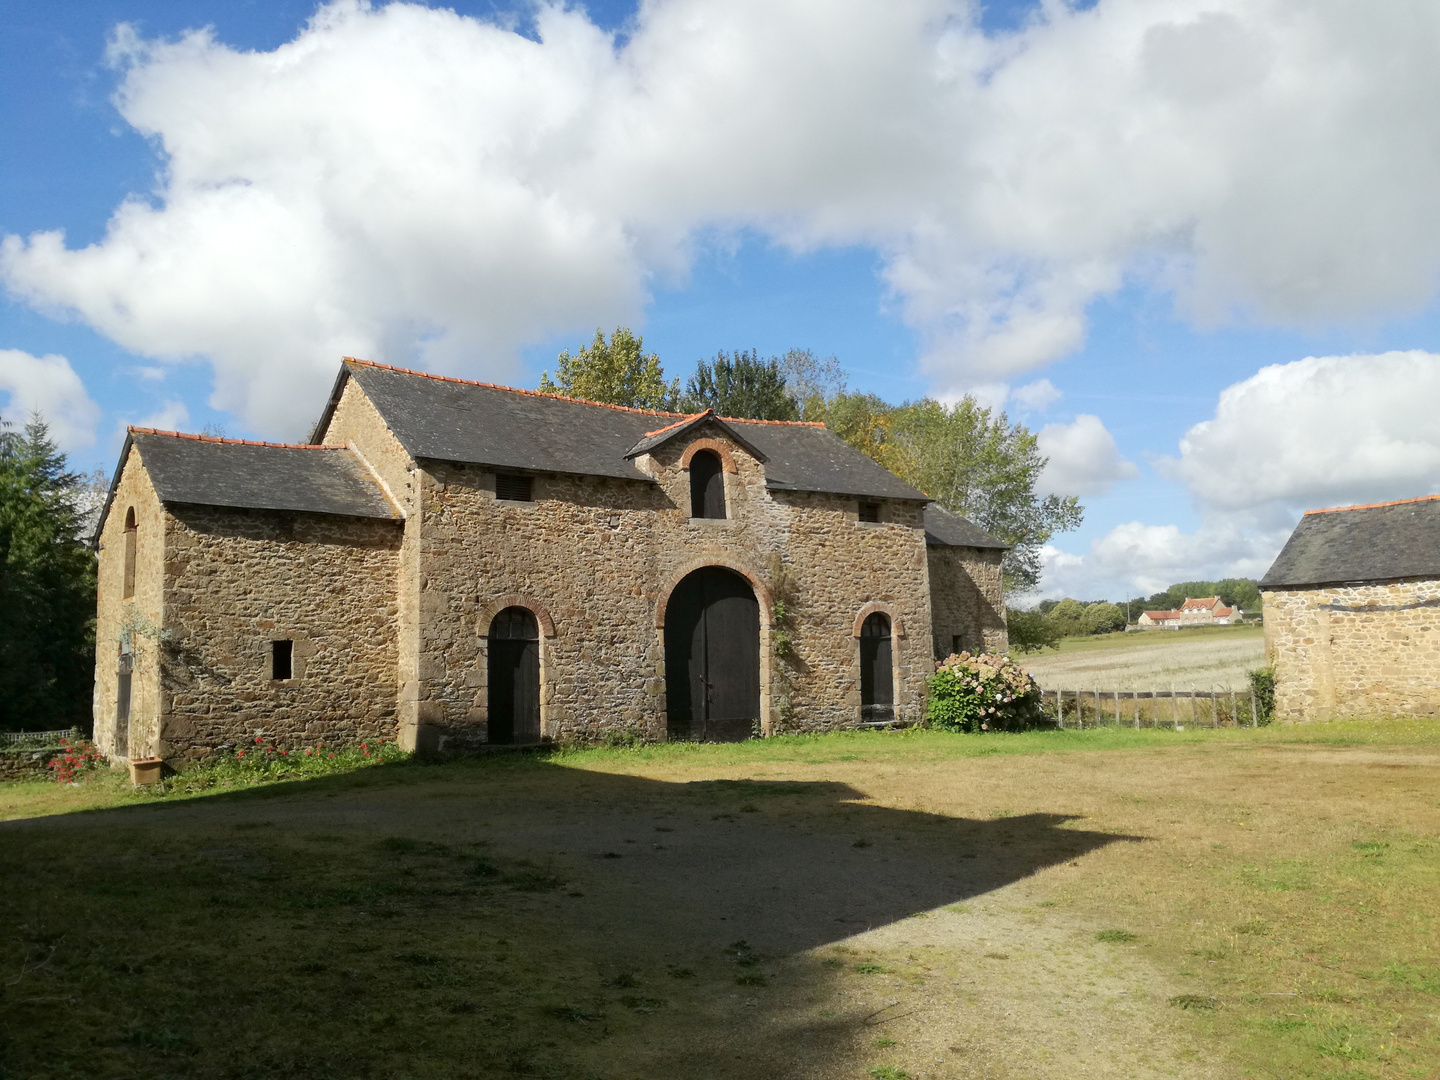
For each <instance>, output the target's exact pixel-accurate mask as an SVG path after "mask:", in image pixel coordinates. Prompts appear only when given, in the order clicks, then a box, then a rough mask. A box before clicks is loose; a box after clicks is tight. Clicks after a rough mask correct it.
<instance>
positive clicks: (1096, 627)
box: [1085, 600, 1125, 634]
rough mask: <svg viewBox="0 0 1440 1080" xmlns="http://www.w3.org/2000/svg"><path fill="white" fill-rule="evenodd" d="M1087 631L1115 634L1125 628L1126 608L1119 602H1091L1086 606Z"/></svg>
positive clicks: (1090, 632)
mask: <svg viewBox="0 0 1440 1080" xmlns="http://www.w3.org/2000/svg"><path fill="white" fill-rule="evenodd" d="M1085 626H1086V627H1087V629H1086V633H1089V634H1113V633H1115V632H1116V631H1117V630H1124V629H1125V609H1124V608H1123V607H1121V606H1120V605H1119V604H1111V603H1107V602H1106V601H1104V600H1100V601H1097V602H1096V603H1093V604H1089V605H1087V606H1086V608H1085Z"/></svg>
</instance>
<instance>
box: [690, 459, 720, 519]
mask: <svg viewBox="0 0 1440 1080" xmlns="http://www.w3.org/2000/svg"><path fill="white" fill-rule="evenodd" d="M690 516H691V517H692V518H723V517H724V516H725V473H724V471H723V469H722V467H721V465H720V455H719V454H717V453H715V452H714V451H712V450H701V451H699V452H697V453H696V454H695V456H694V457H692V458H691V459H690Z"/></svg>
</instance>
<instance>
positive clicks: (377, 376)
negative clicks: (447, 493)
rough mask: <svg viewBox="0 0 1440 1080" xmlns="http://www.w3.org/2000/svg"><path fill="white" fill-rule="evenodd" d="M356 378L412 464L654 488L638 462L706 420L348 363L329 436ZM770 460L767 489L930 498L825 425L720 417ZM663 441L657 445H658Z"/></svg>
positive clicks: (326, 417)
mask: <svg viewBox="0 0 1440 1080" xmlns="http://www.w3.org/2000/svg"><path fill="white" fill-rule="evenodd" d="M347 379H354V380H355V381H356V382H357V383H358V384H359V385H360V388H361V389H362V390H364V391H365V394H366V396H368V397H369V398H370V400H371V401H372V402H373V403H374V405H375V407H376V408H377V409H378V410H379V411H380V415H381V416H382V417H383V418H384V420H385V423H386V424H387V425H388V426H389V428H390V430H391V431H392V432H393V433H394V435H395V437H396V438H397V439H399V440H400V444H401V445H402V446H403V447H404V448H405V450H406V452H407V453H409V454H410V456H411V457H412V458H416V459H428V460H431V461H454V462H463V463H466V464H473V465H486V466H490V467H492V468H499V469H520V470H526V471H531V472H556V473H570V474H576V475H582V476H608V477H614V478H617V479H622V480H639V481H643V482H646V483H653V480H652V479H651V478H650V477H649V476H647V475H646V474H645V473H643V472H642V471H641V470H640V469H639V467H638V466H636V464H635V462H634V458H633V456H627V455H635V456H638V454H640V453H644V452H645V450H646V449H647V448H648V449H653V448H654V447H657V446H659V445H661V444H662V443H664V442H666V441H668V439H669V438H670V437H671V432H672V430H673V431H675V432H677V433H678V432H680V431H683V430H684V429H685V428H687V427H688V426H689V425H690V423H691V422H692V421H693V422H699V421H700V420H701V419H702V418H704V416H705V414H699V416H687V415H683V414H680V413H665V412H654V411H651V410H648V409H627V408H623V407H621V406H618V405H604V404H598V403H595V402H589V401H579V400H577V399H574V398H566V397H559V396H557V395H554V394H542V393H538V392H536V391H533V390H516V389H513V388H511V387H507V386H494V385H491V384H489V383H480V382H471V381H469V380H466V379H451V378H445V377H442V376H438V375H429V374H426V373H424V372H419V371H408V370H406V369H404V368H394V367H389V366H387V365H384V364H375V363H371V362H370V361H366V360H354V359H347V360H346V361H345V363H344V365H343V366H342V368H341V371H340V375H339V378H338V379H337V380H336V383H335V390H334V392H333V393H332V394H331V397H330V403H329V404H328V405H327V406H326V408H325V412H324V414H323V415H322V416H321V418H320V422H319V423H318V424H316V426H315V432H314V435H313V436H312V438H311V441H312V442H313V443H318V442H319V441H320V440H321V439H322V438H323V437H324V434H325V429H326V427H327V426H328V424H329V422H330V417H331V416H332V415H333V413H334V410H335V406H336V405H337V404H338V403H339V400H340V392H341V391H342V390H343V389H344V386H345V382H346V380H347ZM716 419H717V420H718V421H719V422H721V423H722V424H723V425H725V426H726V427H727V428H729V429H730V430H731V431H733V432H734V433H735V435H736V436H737V441H740V442H741V443H742V444H744V445H746V446H747V448H749V449H751V450H753V451H754V452H755V453H756V456H757V457H759V459H760V460H762V461H764V462H765V480H766V485H767V486H768V487H769V488H771V489H772V490H777V491H813V492H826V493H831V494H836V495H854V496H860V497H864V498H884V499H913V500H917V501H922V500H926V499H927V496H926V495H925V493H924V492H922V491H919V490H917V489H915V488H913V487H911V486H910V485H909V484H907V483H905V481H903V480H901V479H900V478H899V477H898V476H895V475H894V474H892V473H890V472H888V471H887V470H885V469H883V468H881V466H879V465H878V464H876V463H875V462H874V461H873V460H871V459H870V458H868V457H866V456H865V455H864V454H862V453H861V452H860V451H859V450H856V449H855V448H854V447H852V446H850V445H849V444H848V443H846V442H845V441H843V440H842V439H840V438H839V437H838V436H836V435H835V434H833V433H832V432H830V431H829V430H827V429H826V428H825V427H824V426H823V425H821V424H810V423H799V422H793V423H792V422H788V421H776V420H736V419H732V418H729V417H718V418H716ZM651 440H654V441H651Z"/></svg>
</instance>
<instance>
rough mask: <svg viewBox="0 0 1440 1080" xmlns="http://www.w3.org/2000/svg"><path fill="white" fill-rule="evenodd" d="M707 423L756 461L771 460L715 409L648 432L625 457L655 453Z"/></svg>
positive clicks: (626, 452)
mask: <svg viewBox="0 0 1440 1080" xmlns="http://www.w3.org/2000/svg"><path fill="white" fill-rule="evenodd" d="M706 423H709V424H710V425H712V426H713V427H715V428H718V429H719V430H720V432H721V433H722V434H724V435H725V436H727V437H728V438H729V439H730V440H731V441H732V442H734V443H735V444H736V445H738V446H740V447H743V448H744V450H745V452H746V453H747V454H749V455H750V456H751V457H753V458H754V459H755V460H756V461H759V462H762V463H763V462H765V461H768V460H769V459H768V458H767V457H766V456H765V455H764V454H763V453H761V452H760V451H759V450H757V449H756V448H755V447H754V446H752V445H751V444H750V441H749V440H748V439H746V438H745V436H743V435H741V434H740V433H739V432H738V431H736V430H735V428H733V427H732V426H731V424H732V423H735V421H728V422H727V421H726V420H723V419H722V418H720V417H718V416H716V415H715V410H714V409H706V410H705V411H704V412H702V413H696V414H695V415H694V416H690V417H686V418H685V419H684V420H677V421H676V422H675V423H673V424H667V425H666V426H665V427H663V428H659V429H658V430H656V431H647V432H646V433H645V437H644V438H643V439H641V440H640V441H639V442H638V443H636V444H635V445H634V446H632V447H631V448H630V449H629V450H627V451H625V456H626V457H627V458H637V457H639V456H640V455H641V454H649V453H653V452H654V451H656V450H658V449H660V447H662V446H664V445H666V444H667V443H670V442H673V441H674V440H676V439H679V438H683V437H684V436H686V435H689V434H690V433H691V432H693V431H695V430H696V429H698V428H700V427H702V426H703V425H705V424H706Z"/></svg>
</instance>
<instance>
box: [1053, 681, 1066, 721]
mask: <svg viewBox="0 0 1440 1080" xmlns="http://www.w3.org/2000/svg"><path fill="white" fill-rule="evenodd" d="M1055 715H1056V717H1058V719H1059V724H1060V730H1061V731H1064V730H1065V691H1064V690H1056V691H1055Z"/></svg>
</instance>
